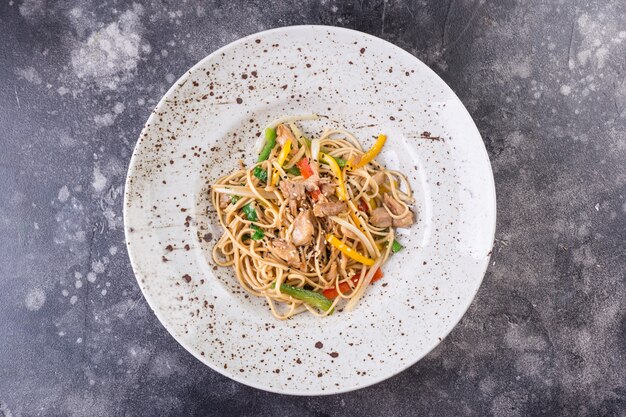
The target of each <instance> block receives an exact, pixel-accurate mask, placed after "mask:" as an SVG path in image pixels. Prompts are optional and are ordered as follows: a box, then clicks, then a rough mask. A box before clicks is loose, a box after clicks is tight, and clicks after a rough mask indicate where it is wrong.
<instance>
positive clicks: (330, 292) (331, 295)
mask: <svg viewBox="0 0 626 417" xmlns="http://www.w3.org/2000/svg"><path fill="white" fill-rule="evenodd" d="M382 277H383V271H381V270H380V268H378V269H377V270H376V272H375V273H374V276H373V277H372V280H371V281H370V283H372V282H374V281H378V280H379V279H381V278H382ZM360 279H361V273H360V272H357V273H356V274H354V275H353V276H352V277H351V278H350V281H352V285H353V286H352V287H351V286H350V284H349V283H348V282H346V281H344V282H342V283H341V284H339V291H340V292H341V293H342V294H343V293H346V292H348V291H350V290H351V289H352V288H354V287H356V286H357V284H358V283H359V280H360ZM322 295H323V296H324V297H326V298H328V299H329V300H333V299H335V298H336V297H338V296H339V292H338V291H337V289H336V288H329V289H327V290H324V291H322Z"/></svg>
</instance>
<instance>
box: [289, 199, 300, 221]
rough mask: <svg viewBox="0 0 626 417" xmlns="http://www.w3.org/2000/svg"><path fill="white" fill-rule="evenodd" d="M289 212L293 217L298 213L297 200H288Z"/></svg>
mask: <svg viewBox="0 0 626 417" xmlns="http://www.w3.org/2000/svg"><path fill="white" fill-rule="evenodd" d="M289 212H290V213H291V215H292V216H293V217H296V216H297V215H298V202H297V201H296V200H289Z"/></svg>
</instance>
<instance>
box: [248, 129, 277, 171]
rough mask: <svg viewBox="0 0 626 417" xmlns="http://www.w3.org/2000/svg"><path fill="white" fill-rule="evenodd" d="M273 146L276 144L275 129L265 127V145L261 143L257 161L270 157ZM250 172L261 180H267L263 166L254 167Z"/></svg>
mask: <svg viewBox="0 0 626 417" xmlns="http://www.w3.org/2000/svg"><path fill="white" fill-rule="evenodd" d="M274 146H276V130H275V129H271V128H269V127H268V128H267V129H265V145H263V149H261V153H259V159H257V162H263V161H266V160H267V158H269V157H270V154H271V153H272V149H274ZM252 174H253V175H254V176H255V177H257V178H258V179H260V180H261V181H263V182H267V171H266V170H264V169H263V168H261V167H256V168H254V171H252Z"/></svg>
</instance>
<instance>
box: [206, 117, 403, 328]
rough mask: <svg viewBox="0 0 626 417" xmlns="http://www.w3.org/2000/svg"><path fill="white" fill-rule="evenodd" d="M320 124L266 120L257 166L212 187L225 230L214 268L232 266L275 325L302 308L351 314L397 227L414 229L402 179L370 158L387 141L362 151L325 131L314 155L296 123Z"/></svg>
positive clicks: (349, 138) (345, 135)
mask: <svg viewBox="0 0 626 417" xmlns="http://www.w3.org/2000/svg"><path fill="white" fill-rule="evenodd" d="M317 118H319V116H317V115H314V114H311V115H302V116H287V117H282V118H280V119H277V120H276V121H274V122H272V123H270V125H269V126H268V129H266V139H265V141H263V142H262V143H261V145H262V149H260V152H261V153H260V156H259V162H257V163H256V164H254V165H253V166H252V167H248V168H245V167H242V169H239V170H236V171H234V172H232V173H230V174H228V175H226V176H224V177H222V178H220V179H218V180H217V181H216V182H215V183H214V184H213V185H212V187H211V200H212V203H213V206H214V207H215V210H216V211H217V218H218V219H219V222H220V225H221V227H222V229H223V231H224V233H223V235H222V236H221V237H220V239H219V240H218V241H217V243H216V244H215V246H214V247H213V251H212V255H213V259H214V262H215V263H216V264H217V265H219V266H224V267H232V268H233V269H234V271H235V275H236V277H237V280H238V281H239V283H240V285H241V287H242V288H243V289H245V290H246V291H247V292H248V293H250V294H253V295H255V296H260V297H264V298H265V299H266V300H267V302H268V305H269V308H270V310H271V312H272V314H273V315H274V316H275V317H276V318H277V319H281V320H283V319H287V318H289V317H292V316H293V315H295V314H299V313H302V312H306V311H308V312H310V313H312V314H314V315H316V316H320V317H322V316H326V315H329V314H332V313H333V312H334V310H335V308H336V307H337V306H338V305H339V303H343V300H347V303H346V305H345V309H346V310H347V311H351V310H352V309H354V308H355V307H356V305H357V304H358V302H359V300H360V298H361V297H362V296H363V295H364V294H365V291H366V290H367V288H368V287H369V285H370V283H371V282H373V281H375V280H377V279H380V277H381V276H382V272H381V271H380V269H379V268H380V267H381V266H382V265H383V264H384V263H385V262H386V261H387V259H388V258H389V256H390V255H391V253H393V252H397V250H400V249H401V248H402V246H401V245H400V244H399V243H398V242H396V241H395V227H409V226H410V225H411V224H413V222H414V216H413V212H412V211H411V209H410V207H409V205H410V204H412V203H413V198H412V192H411V188H410V185H409V182H408V181H407V179H406V177H405V176H404V175H403V174H402V173H400V172H398V171H392V170H388V169H386V168H385V167H383V166H382V165H380V164H379V163H377V162H376V161H375V160H374V157H375V156H376V155H377V154H378V152H380V148H382V144H384V142H385V140H386V137H384V136H383V135H381V136H379V139H378V141H377V143H376V144H375V145H374V146H373V147H372V149H370V150H369V151H367V152H364V151H363V149H362V148H361V145H360V144H359V142H358V140H357V138H356V137H355V136H354V135H352V134H351V133H349V132H347V131H345V130H340V129H332V130H326V131H324V132H323V133H322V135H321V136H320V137H319V138H317V139H316V140H315V142H314V148H315V149H313V152H311V141H309V139H307V138H306V137H305V136H304V135H303V134H302V131H301V130H300V128H299V127H298V126H297V125H296V122H297V121H302V120H314V119H317ZM318 145H319V149H318V148H317V147H318ZM281 154H282V156H281ZM316 154H319V160H314V159H312V155H313V156H316ZM344 187H345V188H344ZM344 193H345V194H344ZM396 245H397V246H396ZM398 248H400V249H398Z"/></svg>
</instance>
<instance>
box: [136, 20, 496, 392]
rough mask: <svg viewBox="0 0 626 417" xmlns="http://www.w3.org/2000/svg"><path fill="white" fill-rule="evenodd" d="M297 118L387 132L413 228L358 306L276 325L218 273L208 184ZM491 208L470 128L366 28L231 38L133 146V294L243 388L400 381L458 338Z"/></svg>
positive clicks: (481, 265)
mask: <svg viewBox="0 0 626 417" xmlns="http://www.w3.org/2000/svg"><path fill="white" fill-rule="evenodd" d="M303 113H318V114H321V115H325V116H327V118H326V119H323V120H322V121H316V122H305V123H303V124H302V127H303V129H304V130H305V131H307V132H319V131H320V130H321V129H323V128H324V127H328V126H341V127H343V128H345V129H347V130H349V131H351V132H353V133H354V134H355V135H356V136H357V137H358V138H359V139H360V140H361V142H362V144H363V146H364V147H366V148H367V147H369V146H371V144H372V143H373V138H374V137H375V135H376V134H378V133H381V132H384V133H386V134H387V135H388V141H387V144H386V145H385V148H384V150H383V152H382V153H381V155H380V156H379V157H378V158H377V160H379V161H380V162H382V163H383V164H385V165H386V166H387V167H389V168H392V169H398V170H401V171H403V172H404V173H405V174H406V175H407V176H408V178H409V181H410V182H411V184H412V186H413V189H414V196H415V198H416V203H415V206H414V207H413V210H414V211H415V212H416V213H417V218H418V221H417V224H416V225H414V226H413V227H412V228H411V229H399V233H400V236H399V240H400V241H401V242H402V243H403V244H404V245H405V247H406V249H405V250H404V251H402V252H400V253H398V254H395V255H393V256H392V257H391V258H390V260H389V261H388V262H387V263H386V264H385V266H384V268H383V269H384V273H385V277H384V278H383V280H381V281H379V282H377V283H376V284H373V285H372V286H371V288H369V289H368V291H367V293H366V295H365V297H364V298H363V299H362V300H361V301H360V303H359V305H358V307H357V308H356V309H355V310H354V311H353V312H351V313H348V312H341V313H339V312H337V313H335V314H333V315H332V316H330V317H328V318H324V319H320V318H317V317H314V316H312V315H310V314H300V315H297V316H295V317H293V318H291V319H289V320H286V321H278V320H276V319H275V318H274V317H273V316H272V315H271V313H270V311H269V309H268V307H267V305H266V302H265V300H264V299H261V298H258V297H251V296H248V294H246V293H245V292H244V291H243V290H242V289H241V288H240V287H239V285H238V282H237V280H236V279H235V276H234V273H233V271H232V270H231V269H229V268H218V267H217V266H215V265H214V264H213V261H212V257H211V250H212V247H213V245H214V244H215V242H216V241H217V239H218V238H219V236H220V235H221V230H220V227H219V224H218V223H217V221H216V218H215V213H214V211H213V210H212V209H211V207H210V202H209V195H208V190H209V184H210V183H211V182H212V181H214V180H215V179H217V178H218V177H220V176H222V175H223V174H225V173H227V172H229V171H231V170H233V169H235V168H236V167H237V166H238V161H239V160H240V159H242V160H244V161H245V162H246V163H252V162H253V161H254V160H255V158H256V155H254V152H253V150H252V148H253V144H254V142H255V140H256V138H257V134H259V132H260V131H261V130H262V128H263V126H264V125H265V124H267V123H268V122H270V121H271V120H272V119H275V118H277V117H279V116H283V115H292V114H303ZM312 134H314V133H312ZM495 203H496V200H495V189H494V182H493V175H492V172H491V166H490V164H489V158H488V156H487V153H486V151H485V147H484V145H483V142H482V140H481V137H480V134H479V132H478V130H477V129H476V126H475V125H474V123H473V121H472V119H471V117H470V115H469V114H468V112H467V110H466V109H465V108H464V107H463V104H462V103H461V102H460V100H459V99H458V98H457V97H456V95H455V94H454V93H453V92H452V90H450V88H449V87H448V86H447V85H446V84H445V83H444V82H443V81H442V80H441V79H440V78H439V77H438V76H437V75H436V74H435V73H434V72H433V71H431V70H430V69H429V68H428V67H427V66H426V65H424V64H423V63H422V62H420V61H419V60H418V59H417V58H415V57H414V56H412V55H411V54H409V53H407V52H405V51H403V50H402V49H400V48H398V47H396V46H394V45H392V44H390V43H388V42H386V41H383V40H381V39H378V38H376V37H373V36H369V35H366V34H364V33H360V32H356V31H353V30H348V29H341V28H336V27H326V26H293V27H285V28H279V29H274V30H269V31H266V32H261V33H257V34H254V35H251V36H248V37H245V38H243V39H240V40H238V41H236V42H233V43H231V44H229V45H227V46H225V47H223V48H221V49H219V50H218V51H216V52H214V53H212V54H211V55H209V56H207V57H206V58H204V59H203V60H202V61H200V62H199V63H198V64H197V65H195V66H194V67H193V68H191V69H190V70H189V71H187V72H186V73H185V74H184V75H183V76H182V77H181V78H180V79H179V80H178V81H177V82H176V83H175V84H174V85H173V86H172V88H171V89H170V90H169V91H168V92H167V94H166V95H165V96H164V97H163V98H162V99H161V101H160V102H159V104H158V105H157V106H156V108H155V110H154V111H153V113H152V114H151V116H150V118H149V119H148V122H147V124H146V126H145V128H144V129H143V131H142V133H141V136H140V138H139V141H138V142H137V145H136V147H135V150H134V153H133V157H132V160H131V163H130V168H129V171H128V177H127V181H126V189H125V201H124V220H125V232H126V241H127V246H128V252H129V254H130V259H131V263H132V266H133V270H134V272H135V275H136V277H137V281H138V283H139V286H140V287H141V290H142V291H143V294H144V296H145V298H146V300H147V301H148V303H149V304H150V307H151V308H152V310H154V312H155V314H156V315H157V317H158V318H159V320H160V321H161V323H163V325H164V326H165V328H166V329H167V330H168V331H169V333H170V334H171V335H172V336H173V337H174V338H175V339H176V340H177V341H178V342H179V343H180V344H181V345H182V346H184V347H185V349H187V350H188V351H189V352H190V353H191V354H192V355H194V356H195V357H196V358H198V359H199V360H200V361H202V362H203V363H205V364H206V365H208V366H210V367H211V368H213V369H214V370H216V371H218V372H220V373H222V374H224V375H226V376H228V377H230V378H232V379H234V380H236V381H239V382H241V383H244V384H247V385H250V386H253V387H256V388H260V389H263V390H267V391H273V392H277V393H285V394H295V395H323V394H334V393H339V392H345V391H350V390H354V389H357V388H362V387H365V386H368V385H371V384H374V383H376V382H379V381H382V380H384V379H386V378H389V377H391V376H392V375H394V374H397V373H398V372H400V371H402V370H404V369H406V368H407V367H409V366H411V365H412V364H414V363H416V362H417V361H418V360H419V359H420V358H422V357H423V356H424V355H426V354H427V353H428V352H429V351H430V350H432V349H433V348H434V347H435V346H436V345H437V344H438V343H439V342H441V340H442V339H443V338H444V337H445V336H446V335H447V334H448V333H449V332H450V330H452V328H453V327H454V326H455V325H456V323H457V322H458V321H459V320H460V318H461V317H462V316H463V314H464V313H465V311H466V310H467V308H468V307H469V305H470V303H471V301H472V299H473V297H474V295H475V293H476V291H477V290H478V287H479V286H480V283H481V281H482V278H483V275H484V273H485V270H486V268H487V265H488V262H489V256H490V253H491V247H492V243H493V237H494V230H495V217H496V206H495Z"/></svg>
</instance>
